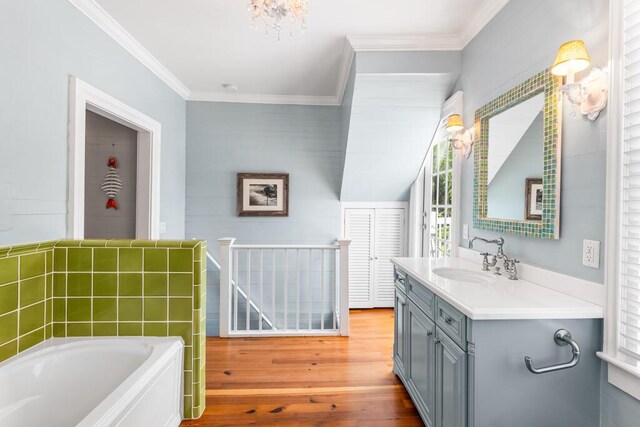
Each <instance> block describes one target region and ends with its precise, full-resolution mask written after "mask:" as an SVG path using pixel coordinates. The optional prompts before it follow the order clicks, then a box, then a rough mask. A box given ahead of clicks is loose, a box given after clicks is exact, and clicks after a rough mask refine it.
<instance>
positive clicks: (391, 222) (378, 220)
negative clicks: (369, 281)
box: [373, 209, 405, 307]
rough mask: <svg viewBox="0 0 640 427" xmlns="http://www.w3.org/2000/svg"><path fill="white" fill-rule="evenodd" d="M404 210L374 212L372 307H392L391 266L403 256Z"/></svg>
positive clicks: (392, 285)
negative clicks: (394, 260) (393, 260)
mask: <svg viewBox="0 0 640 427" xmlns="http://www.w3.org/2000/svg"><path fill="white" fill-rule="evenodd" d="M404 216H405V212H404V209H376V210H375V224H374V225H375V227H374V228H375V232H374V237H375V244H374V254H375V255H374V267H375V268H374V278H375V281H374V298H373V305H374V307H393V304H394V283H393V264H391V261H390V259H391V258H393V257H399V256H403V255H404V250H403V248H404Z"/></svg>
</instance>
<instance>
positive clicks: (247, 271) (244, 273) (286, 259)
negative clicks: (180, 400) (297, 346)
mask: <svg viewBox="0 0 640 427" xmlns="http://www.w3.org/2000/svg"><path fill="white" fill-rule="evenodd" d="M218 242H219V244H220V260H221V263H220V267H221V268H220V336H222V337H247V336H294V335H308V336H314V335H343V336H347V335H349V287H348V283H349V267H348V265H349V243H350V241H349V240H339V241H338V242H337V244H335V245H234V242H235V239H232V238H225V239H220V240H218ZM267 320H268V321H267Z"/></svg>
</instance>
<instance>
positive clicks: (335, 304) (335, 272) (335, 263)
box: [331, 249, 340, 330]
mask: <svg viewBox="0 0 640 427" xmlns="http://www.w3.org/2000/svg"><path fill="white" fill-rule="evenodd" d="M339 253H340V252H339V251H338V250H337V249H334V250H333V286H332V288H333V289H332V292H333V307H332V308H331V316H332V317H333V329H334V330H335V329H337V326H338V319H337V317H336V314H337V313H336V312H337V310H338V307H339V305H338V283H339V282H338V261H337V260H338V254H339Z"/></svg>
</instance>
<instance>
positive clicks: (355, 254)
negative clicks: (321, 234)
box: [344, 209, 375, 308]
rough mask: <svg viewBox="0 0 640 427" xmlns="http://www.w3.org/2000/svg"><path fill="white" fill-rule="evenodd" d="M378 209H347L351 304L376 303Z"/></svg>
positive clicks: (370, 304)
mask: <svg viewBox="0 0 640 427" xmlns="http://www.w3.org/2000/svg"><path fill="white" fill-rule="evenodd" d="M374 213H375V210H374V209H346V210H345V215H344V230H345V237H346V238H347V239H351V245H350V247H349V307H350V308H371V307H373V274H374V271H373V232H374V231H373V230H374V220H375V214H374Z"/></svg>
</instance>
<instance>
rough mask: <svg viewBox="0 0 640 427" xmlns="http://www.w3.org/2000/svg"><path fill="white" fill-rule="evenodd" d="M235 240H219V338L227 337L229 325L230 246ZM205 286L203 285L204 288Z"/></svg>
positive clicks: (231, 266)
mask: <svg viewBox="0 0 640 427" xmlns="http://www.w3.org/2000/svg"><path fill="white" fill-rule="evenodd" d="M234 241H235V239H233V238H223V239H219V240H218V243H219V245H220V261H221V264H220V336H221V337H228V336H229V332H230V331H229V329H230V325H231V313H230V311H231V272H232V268H233V265H232V263H233V259H232V246H233V242H234ZM205 285H206V284H203V286H205Z"/></svg>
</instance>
